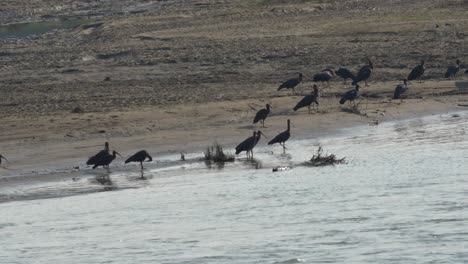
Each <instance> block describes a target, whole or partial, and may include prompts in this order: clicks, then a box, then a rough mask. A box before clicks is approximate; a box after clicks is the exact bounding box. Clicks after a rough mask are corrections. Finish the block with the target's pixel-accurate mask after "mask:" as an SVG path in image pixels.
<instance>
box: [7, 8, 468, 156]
mask: <svg viewBox="0 0 468 264" xmlns="http://www.w3.org/2000/svg"><path fill="white" fill-rule="evenodd" d="M2 5H3V6H2V7H1V8H0V17H1V20H0V22H1V23H2V24H12V23H20V22H31V21H48V20H61V19H62V20H63V19H85V20H87V21H86V22H85V23H84V24H83V25H81V26H78V27H74V28H70V29H65V30H57V31H51V32H49V33H46V34H42V35H38V36H29V37H26V38H3V39H0V43H1V44H0V45H1V46H0V93H1V98H0V112H1V113H2V116H1V117H0V131H1V135H0V149H1V152H3V153H5V154H4V155H7V154H6V152H10V153H13V154H10V156H16V157H17V158H21V156H22V154H21V153H20V152H21V150H22V149H27V150H29V151H30V154H29V156H30V158H31V159H33V158H32V157H33V156H34V157H35V156H37V154H38V153H42V152H49V153H50V148H51V146H54V144H59V145H61V146H64V147H63V148H65V146H69V145H70V144H73V145H74V146H76V147H78V146H79V145H83V142H84V141H91V143H87V144H86V145H89V146H93V144H94V143H96V144H98V143H99V144H101V142H102V140H103V139H108V140H109V139H113V138H117V137H118V138H121V139H122V138H126V139H127V140H126V141H125V142H124V141H123V140H122V144H126V148H129V149H132V147H131V146H132V142H131V140H130V139H132V138H133V139H136V138H138V140H139V142H141V143H139V145H138V146H140V145H141V146H146V145H147V144H149V143H151V144H154V145H153V146H158V147H161V148H162V149H164V150H173V151H178V147H176V145H175V144H177V143H179V144H187V143H188V142H192V141H194V140H195V139H196V140H199V141H207V140H211V139H212V138H213V135H217V136H220V135H226V133H228V132H226V131H225V130H226V129H227V131H231V132H229V133H231V134H229V133H228V135H232V136H233V138H240V137H243V136H244V134H245V133H247V132H246V131H245V130H246V129H245V128H246V125H247V124H249V123H250V119H251V118H252V115H254V113H255V110H256V109H258V108H260V107H262V106H263V105H264V104H265V103H266V102H274V104H276V107H275V111H276V115H277V116H278V118H277V119H278V120H277V122H278V123H281V124H278V125H277V126H278V127H277V130H278V129H281V128H282V127H283V126H284V124H283V123H284V122H282V120H283V119H284V117H285V116H292V115H293V113H292V112H291V111H290V108H292V106H293V105H294V104H295V102H297V101H298V100H300V97H298V96H296V97H291V96H290V95H289V94H290V92H289V91H280V92H278V91H276V89H277V87H278V85H279V84H280V83H281V82H283V81H284V80H286V79H288V78H291V77H295V76H296V75H297V73H298V72H302V73H303V74H304V76H305V78H306V79H305V80H306V81H305V82H304V83H302V84H301V85H300V86H299V88H298V91H299V92H302V93H308V92H309V91H310V89H311V86H312V83H311V82H310V79H311V77H312V75H313V74H315V73H317V72H318V71H320V70H322V69H324V68H326V67H331V68H334V69H337V68H339V67H340V66H343V67H348V68H350V69H352V70H353V71H357V69H359V67H360V66H362V65H364V64H365V60H364V58H365V57H369V58H371V59H372V61H373V62H374V65H375V71H374V74H373V77H372V79H371V80H370V82H369V86H368V87H364V89H363V93H364V94H365V95H366V96H367V98H368V100H367V101H366V104H367V106H366V107H367V108H366V109H365V112H364V113H362V115H353V114H352V113H348V112H346V111H345V112H343V109H342V108H341V107H340V106H339V105H338V104H337V101H338V100H337V97H339V96H340V95H341V94H342V93H343V92H344V91H346V90H347V89H349V88H350V85H349V83H348V84H347V85H344V84H343V82H342V80H340V79H338V78H335V80H334V81H333V82H332V83H331V84H330V85H329V86H327V85H320V87H321V88H322V89H323V90H322V93H323V95H324V96H325V97H324V98H323V99H322V102H323V104H322V106H323V108H322V109H321V112H320V113H318V114H315V115H312V116H310V117H308V116H307V115H306V116H305V117H304V116H302V117H301V120H304V122H307V121H305V119H304V118H312V119H315V118H316V119H317V120H315V121H314V122H319V121H320V122H322V123H320V124H321V125H320V126H322V127H326V126H327V124H328V127H329V128H332V127H333V128H335V127H337V126H340V125H343V124H348V123H347V122H346V120H352V121H359V122H361V123H372V122H374V121H375V120H381V119H382V116H384V115H383V114H382V112H386V111H387V110H389V111H390V110H391V109H393V112H394V114H395V115H396V116H407V115H406V112H403V111H401V109H406V110H407V111H408V112H411V113H418V114H424V113H425V114H428V113H429V114H430V113H431V110H434V111H435V110H446V109H450V110H457V109H464V105H467V99H468V96H467V94H468V88H467V86H468V85H467V84H466V80H467V79H468V78H467V77H466V76H464V75H463V74H462V73H460V74H459V75H458V77H457V79H456V80H445V79H444V78H443V74H444V72H445V70H446V68H447V66H448V65H453V64H454V62H455V60H456V59H457V58H459V59H460V60H461V61H462V64H465V63H468V45H467V44H468V42H467V40H468V1H466V0H464V1H435V0H434V1H422V0H420V1H400V0H395V1H383V0H369V1H361V0H349V1H280V0H276V1H275V0H253V1H246V0H234V1H215V0H205V1H201V0H200V1H172V0H168V1H92V0H89V1H56V0H48V1H35V2H32V3H31V1H26V0H20V1H16V0H15V1H6V2H5V3H4V4H3V3H2ZM421 59H424V60H425V61H426V73H425V75H424V77H423V80H424V82H423V83H419V82H414V83H413V84H412V85H411V86H410V91H409V93H408V95H407V98H406V99H405V101H404V102H391V101H390V100H389V99H390V97H391V94H392V92H393V89H394V87H395V85H396V84H397V83H399V80H400V79H402V78H404V77H406V76H407V74H408V73H409V71H410V70H411V68H412V67H414V66H415V65H416V64H417V63H418V62H419V61H420V60H421ZM291 104H293V105H292V106H291ZM400 104H406V106H405V107H406V108H403V107H402V106H400ZM411 106H414V109H415V110H414V109H412V108H411ZM412 110H414V111H413V112H412ZM303 114H305V113H303ZM296 115H297V114H296ZM350 116H357V117H350ZM330 120H331V121H330ZM334 123H338V124H334ZM242 128H243V129H242ZM247 128H249V129H252V127H247ZM213 131H214V132H213ZM187 133H188V134H187ZM210 133H211V134H210ZM249 135H250V132H249ZM203 138H205V139H204V140H203ZM192 139H193V140H192ZM163 146H165V147H164V148H163ZM63 148H57V153H55V155H52V154H49V155H52V156H51V157H53V158H54V159H56V158H58V157H59V156H60V155H61V154H60V150H63ZM135 148H136V147H135ZM75 151H76V153H78V154H68V155H65V156H66V157H67V158H72V157H75V156H78V155H83V153H82V152H80V151H77V150H75ZM86 151H89V150H86ZM83 152H85V151H83ZM29 156H28V157H29ZM47 158H48V157H45V158H43V159H39V158H37V157H36V159H37V162H45V161H46V159H47ZM49 158H50V157H49ZM23 163H24V164H25V162H23Z"/></svg>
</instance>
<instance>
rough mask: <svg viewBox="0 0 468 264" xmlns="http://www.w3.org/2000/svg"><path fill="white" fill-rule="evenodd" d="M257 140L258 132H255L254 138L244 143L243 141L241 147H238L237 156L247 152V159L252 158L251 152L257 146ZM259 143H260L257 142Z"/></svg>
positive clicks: (249, 138)
mask: <svg viewBox="0 0 468 264" xmlns="http://www.w3.org/2000/svg"><path fill="white" fill-rule="evenodd" d="M256 140H257V131H254V132H253V136H251V137H248V138H247V139H245V140H244V141H242V142H241V143H240V144H239V145H237V147H236V155H238V154H239V153H241V152H242V151H245V152H246V154H247V158H250V152H251V150H252V149H253V147H254V146H255V144H256V142H255V141H256ZM257 142H258V141H257Z"/></svg>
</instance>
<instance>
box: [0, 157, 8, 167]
mask: <svg viewBox="0 0 468 264" xmlns="http://www.w3.org/2000/svg"><path fill="white" fill-rule="evenodd" d="M2 159H4V160H6V161H8V160H7V158H5V157H4V156H2V155H0V165H1V164H2ZM8 162H9V161H8Z"/></svg>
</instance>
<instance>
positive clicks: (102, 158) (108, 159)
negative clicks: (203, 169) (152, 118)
mask: <svg viewBox="0 0 468 264" xmlns="http://www.w3.org/2000/svg"><path fill="white" fill-rule="evenodd" d="M459 70H460V60H458V59H457V60H456V65H455V66H450V67H448V68H447V71H446V72H445V74H444V77H445V78H452V77H455V75H456V74H457V73H458V71H459ZM373 71H374V65H373V63H372V61H371V60H370V59H368V58H367V64H366V65H364V66H362V67H361V68H360V69H359V71H358V72H357V74H356V75H354V74H353V73H352V72H351V71H350V70H348V69H346V68H339V69H338V70H337V71H333V70H332V69H328V68H327V69H324V70H323V71H321V72H320V73H317V74H315V75H314V76H313V77H312V81H313V82H322V83H323V82H327V83H328V82H329V81H330V80H331V79H332V78H333V76H335V75H337V76H339V77H341V78H343V80H344V82H346V80H348V79H351V80H352V85H354V86H355V87H354V88H353V89H351V90H349V91H347V92H345V93H344V94H343V95H342V96H341V98H340V100H339V103H340V104H344V103H345V102H346V101H348V102H349V103H351V102H353V103H354V107H356V104H355V100H356V99H357V98H358V97H359V88H360V86H359V83H360V82H364V83H365V85H366V86H368V83H367V81H368V80H369V78H370V77H371V76H372V73H373ZM465 73H466V74H468V69H467V70H466V71H465ZM423 74H424V60H421V63H420V64H419V65H417V66H415V67H414V68H413V69H412V70H411V72H410V73H409V74H408V77H407V78H406V79H402V81H403V83H402V84H398V85H397V86H396V87H395V91H394V94H393V99H399V98H400V97H401V95H402V94H403V93H405V92H406V91H407V90H408V83H409V82H410V81H413V80H421V77H422V75H423ZM302 81H303V75H302V73H299V76H298V77H297V78H292V79H289V80H287V81H285V82H284V83H282V84H281V85H280V86H279V87H278V91H280V90H282V89H291V90H292V94H295V91H294V88H295V87H296V86H298V85H299V84H300V83H301V82H302ZM312 88H313V89H312V93H311V94H309V95H306V96H304V97H303V98H302V99H301V100H300V101H299V102H298V103H297V104H296V105H295V106H294V108H293V110H294V111H297V110H299V109H301V108H304V107H306V106H307V107H308V112H309V114H310V113H311V106H312V105H314V106H315V107H316V110H318V106H319V88H318V86H317V85H316V84H314V85H313V87H312ZM271 109H272V107H271V105H270V104H266V107H265V108H264V109H261V110H259V111H258V112H257V113H256V115H255V117H254V120H253V123H254V124H256V123H258V122H260V123H261V124H262V127H265V119H266V118H267V117H268V116H269V115H270V112H271ZM291 124H292V123H291V120H289V119H288V120H287V129H286V130H285V131H283V132H281V133H279V134H278V135H276V136H275V137H274V138H273V139H272V140H270V141H269V142H268V145H273V144H276V143H278V144H280V145H281V146H282V147H283V151H285V150H286V149H287V148H286V145H285V143H286V141H287V140H288V139H289V138H290V137H291ZM262 135H263V136H265V134H263V132H262V131H260V130H258V131H253V135H252V136H251V137H249V138H247V139H245V140H244V141H242V142H241V143H240V144H239V145H237V147H236V148H235V150H236V152H235V153H236V155H237V154H240V153H241V152H244V151H245V152H246V154H247V158H253V149H254V147H255V146H256V145H257V143H258V142H259V141H260V139H261V137H262ZM265 137H266V136H265ZM117 155H119V156H121V155H120V154H119V153H118V152H117V151H115V150H113V151H112V152H111V151H110V148H109V143H108V142H106V143H105V145H104V149H103V150H101V151H99V152H98V153H97V154H95V155H94V156H92V157H90V158H89V159H88V160H87V162H86V165H88V166H92V168H93V169H96V168H97V167H103V168H106V169H107V170H109V165H110V164H111V163H112V161H113V160H114V159H115V158H116V157H117ZM2 160H6V161H8V160H7V159H6V158H5V157H4V156H2V155H0V165H1V164H2ZM152 160H153V158H152V157H151V156H150V155H149V154H148V152H147V151H146V150H141V151H138V152H137V153H135V154H134V155H132V156H131V157H129V158H128V159H126V160H125V164H127V163H129V162H139V163H140V168H141V170H142V171H143V169H144V168H143V162H145V161H146V162H150V161H152Z"/></svg>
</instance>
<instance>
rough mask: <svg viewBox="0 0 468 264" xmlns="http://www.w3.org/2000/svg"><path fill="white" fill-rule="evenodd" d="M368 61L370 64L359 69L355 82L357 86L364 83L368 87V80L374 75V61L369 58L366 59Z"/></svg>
mask: <svg viewBox="0 0 468 264" xmlns="http://www.w3.org/2000/svg"><path fill="white" fill-rule="evenodd" d="M366 59H367V62H368V64H367V65H364V66H362V67H361V69H359V71H358V73H357V75H356V77H355V78H354V80H353V85H356V84H358V83H359V82H361V81H364V82H365V83H366V86H367V80H368V79H369V78H370V77H371V75H372V72H373V70H374V64H373V63H372V61H371V60H370V59H369V58H366Z"/></svg>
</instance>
